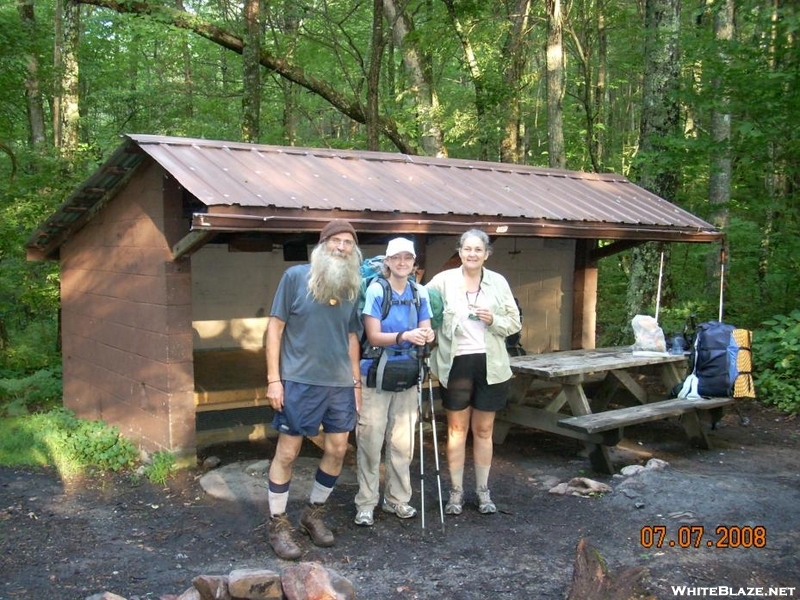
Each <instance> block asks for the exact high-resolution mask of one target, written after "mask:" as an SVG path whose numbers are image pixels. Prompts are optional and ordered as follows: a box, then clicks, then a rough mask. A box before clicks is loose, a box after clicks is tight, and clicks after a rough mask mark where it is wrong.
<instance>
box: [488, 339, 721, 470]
mask: <svg viewBox="0 0 800 600" xmlns="http://www.w3.org/2000/svg"><path fill="white" fill-rule="evenodd" d="M510 360H511V370H512V371H513V372H514V379H513V381H512V390H511V394H510V398H509V403H508V407H507V408H505V409H504V410H502V411H499V412H498V413H497V421H496V424H495V438H494V439H495V442H498V443H502V441H503V439H504V438H505V436H506V434H507V433H508V430H509V428H510V426H511V425H523V426H525V427H532V428H534V429H540V430H543V431H548V432H550V433H555V434H558V435H563V436H567V437H571V438H576V439H579V440H581V441H583V442H584V444H585V445H586V449H587V452H588V456H589V460H590V462H591V464H592V467H593V468H594V469H595V470H596V471H598V472H602V473H614V467H613V464H612V461H611V458H610V455H609V451H608V449H609V447H611V446H614V445H616V444H617V443H619V441H620V440H621V439H622V434H623V429H624V427H625V426H626V425H634V424H639V423H644V422H648V421H654V420H658V419H664V418H667V417H673V416H677V417H680V419H681V424H682V425H683V428H684V430H685V431H686V433H687V435H688V437H689V440H690V442H692V443H694V444H695V445H698V446H700V447H704V448H709V447H710V445H709V441H708V438H707V437H706V435H705V432H704V430H703V427H702V424H701V422H700V418H699V415H700V412H701V411H707V410H711V409H720V408H721V407H722V406H725V405H726V404H730V403H732V402H733V399H732V398H710V399H706V398H699V399H695V400H689V399H678V398H672V399H668V398H665V397H664V396H665V394H663V392H662V393H661V394H660V395H659V394H655V393H654V390H653V389H648V388H647V387H645V386H644V385H642V383H640V382H639V381H638V380H637V378H636V375H637V373H638V372H640V371H641V370H642V369H649V370H650V371H652V372H653V373H654V374H657V375H659V376H660V378H661V384H662V385H661V387H662V388H663V389H665V390H671V389H672V388H673V387H674V386H675V385H677V384H679V383H680V382H681V381H683V379H684V375H685V372H686V366H687V359H686V357H685V356H684V355H672V354H661V353H647V352H634V351H633V350H632V348H631V347H630V346H628V347H613V348H596V349H591V350H568V351H563V352H549V353H544V354H530V355H526V356H514V357H511V359H510ZM588 383H592V392H591V397H589V396H587V390H586V388H587V387H588ZM532 387H533V389H532ZM548 388H549V391H550V392H551V394H550V395H547V396H545V394H544V393H542V392H543V391H545V390H547V389H548ZM537 390H539V392H540V393H539V394H538V395H537ZM623 392H624V393H623ZM553 394H554V395H553ZM542 398H545V400H544V401H543V400H542ZM612 401H613V403H614V404H617V403H620V402H622V403H625V404H627V405H626V406H622V407H621V408H611V409H609V405H610V404H611V403H612Z"/></svg>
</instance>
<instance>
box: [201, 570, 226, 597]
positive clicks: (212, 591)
mask: <svg viewBox="0 0 800 600" xmlns="http://www.w3.org/2000/svg"><path fill="white" fill-rule="evenodd" d="M192 585H193V586H194V587H195V588H196V589H197V591H198V592H200V598H201V599H202V600H231V595H230V593H229V592H228V578H227V577H226V576H219V575H198V576H197V577H195V578H194V579H192Z"/></svg>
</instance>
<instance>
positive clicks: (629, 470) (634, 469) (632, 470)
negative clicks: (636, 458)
mask: <svg viewBox="0 0 800 600" xmlns="http://www.w3.org/2000/svg"><path fill="white" fill-rule="evenodd" d="M644 470H645V467H643V466H642V465H628V466H626V467H622V468H621V469H620V471H619V472H620V473H621V474H622V475H625V476H626V477H630V476H631V475H636V474H637V473H641V472H642V471H644Z"/></svg>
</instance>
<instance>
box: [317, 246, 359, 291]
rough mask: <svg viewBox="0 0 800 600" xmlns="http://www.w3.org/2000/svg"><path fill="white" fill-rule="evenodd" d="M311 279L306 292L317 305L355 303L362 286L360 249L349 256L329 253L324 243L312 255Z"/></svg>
mask: <svg viewBox="0 0 800 600" xmlns="http://www.w3.org/2000/svg"><path fill="white" fill-rule="evenodd" d="M310 262H311V276H310V277H309V280H308V291H309V293H310V294H311V295H312V296H313V297H314V300H316V301H317V302H322V303H324V304H328V303H330V302H331V300H335V301H336V302H344V301H346V300H349V301H351V302H352V301H354V300H355V299H356V298H357V297H358V291H359V289H360V287H361V250H359V248H358V246H355V247H353V251H352V252H351V253H350V254H349V255H346V254H342V253H340V252H338V250H334V251H331V250H329V249H328V247H327V245H326V244H325V243H324V242H323V243H321V244H319V245H318V246H317V247H316V248H314V250H313V251H312V253H311V261H310Z"/></svg>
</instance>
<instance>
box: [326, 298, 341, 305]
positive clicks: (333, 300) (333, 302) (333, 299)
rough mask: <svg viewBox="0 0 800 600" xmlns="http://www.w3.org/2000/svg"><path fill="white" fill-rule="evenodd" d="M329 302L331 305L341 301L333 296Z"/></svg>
mask: <svg viewBox="0 0 800 600" xmlns="http://www.w3.org/2000/svg"><path fill="white" fill-rule="evenodd" d="M328 303H329V304H330V305H331V306H336V305H337V304H339V301H338V300H337V299H336V298H331V299H330V300H328Z"/></svg>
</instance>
